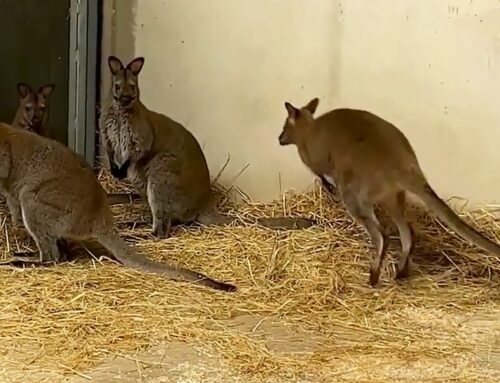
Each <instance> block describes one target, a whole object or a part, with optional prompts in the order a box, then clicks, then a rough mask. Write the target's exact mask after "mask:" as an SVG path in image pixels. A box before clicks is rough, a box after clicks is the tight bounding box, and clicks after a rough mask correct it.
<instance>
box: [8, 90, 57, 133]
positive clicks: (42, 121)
mask: <svg viewBox="0 0 500 383" xmlns="http://www.w3.org/2000/svg"><path fill="white" fill-rule="evenodd" d="M54 87H55V85H54V84H48V85H44V86H41V87H40V88H38V90H37V91H36V92H35V91H34V90H33V89H32V88H31V86H29V85H28V84H25V83H23V82H20V83H19V84H17V93H18V95H19V106H18V108H17V111H16V115H15V117H14V121H13V122H12V126H14V127H16V128H21V129H25V130H29V131H31V132H34V133H36V134H39V135H41V136H44V137H48V136H49V130H48V129H47V115H48V114H47V109H48V107H49V101H50V95H51V94H52V91H53V90H54Z"/></svg>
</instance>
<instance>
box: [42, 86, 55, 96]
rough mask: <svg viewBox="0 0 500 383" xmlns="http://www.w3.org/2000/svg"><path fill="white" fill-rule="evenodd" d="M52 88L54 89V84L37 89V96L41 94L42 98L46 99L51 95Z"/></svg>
mask: <svg viewBox="0 0 500 383" xmlns="http://www.w3.org/2000/svg"><path fill="white" fill-rule="evenodd" d="M54 88H55V85H54V84H47V85H44V86H41V87H40V89H38V94H41V95H42V96H43V97H45V98H47V97H49V96H50V95H51V94H52V91H53V90H54Z"/></svg>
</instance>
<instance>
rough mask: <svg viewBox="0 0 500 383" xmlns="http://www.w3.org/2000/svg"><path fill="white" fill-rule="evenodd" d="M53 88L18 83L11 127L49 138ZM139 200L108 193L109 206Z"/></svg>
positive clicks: (128, 195)
mask: <svg viewBox="0 0 500 383" xmlns="http://www.w3.org/2000/svg"><path fill="white" fill-rule="evenodd" d="M54 88H55V85H54V84H48V85H44V86H41V87H40V88H39V89H38V90H37V91H36V92H35V91H34V90H33V88H32V87H31V86H29V85H28V84H26V83H23V82H20V83H18V84H17V92H18V95H19V106H18V108H17V111H16V115H15V117H14V121H13V122H12V126H13V127H16V128H20V129H25V130H29V131H31V132H34V133H36V134H38V135H40V136H43V137H49V129H48V127H47V119H48V112H47V110H48V106H49V101H50V97H49V96H50V95H51V94H52V92H53V91H54ZM139 199H140V196H139V195H138V194H135V193H132V194H127V193H108V204H109V205H120V204H125V203H131V202H135V201H137V200H139Z"/></svg>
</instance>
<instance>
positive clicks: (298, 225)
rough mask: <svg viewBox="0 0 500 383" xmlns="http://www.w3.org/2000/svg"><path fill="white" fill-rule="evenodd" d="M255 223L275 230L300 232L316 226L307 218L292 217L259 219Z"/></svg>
mask: <svg viewBox="0 0 500 383" xmlns="http://www.w3.org/2000/svg"><path fill="white" fill-rule="evenodd" d="M257 221H258V222H259V223H260V224H261V225H262V226H264V227H267V228H269V229H275V230H279V229H281V230H302V229H307V228H309V227H311V226H313V225H315V224H316V221H314V220H312V219H309V218H300V217H299V218H293V217H270V218H259V219H257Z"/></svg>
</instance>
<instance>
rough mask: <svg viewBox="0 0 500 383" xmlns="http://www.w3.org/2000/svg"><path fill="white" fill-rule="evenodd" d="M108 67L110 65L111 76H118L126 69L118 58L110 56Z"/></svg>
mask: <svg viewBox="0 0 500 383" xmlns="http://www.w3.org/2000/svg"><path fill="white" fill-rule="evenodd" d="M108 65H109V70H110V71H111V74H112V75H113V76H114V75H115V74H117V73H118V72H119V71H121V70H123V69H124V68H123V64H122V62H121V61H120V59H119V58H118V57H116V56H109V57H108Z"/></svg>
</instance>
